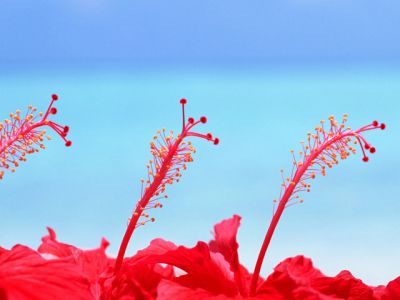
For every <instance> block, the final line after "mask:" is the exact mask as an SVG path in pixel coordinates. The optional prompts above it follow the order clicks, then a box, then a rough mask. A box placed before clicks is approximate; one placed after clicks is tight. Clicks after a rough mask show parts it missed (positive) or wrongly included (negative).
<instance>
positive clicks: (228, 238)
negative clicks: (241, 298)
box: [209, 215, 251, 295]
mask: <svg viewBox="0 0 400 300" xmlns="http://www.w3.org/2000/svg"><path fill="white" fill-rule="evenodd" d="M240 220H241V217H240V216H238V215H234V216H233V217H232V218H230V219H227V220H224V221H222V222H221V223H218V224H217V225H215V226H214V233H213V235H214V240H211V241H210V242H209V247H210V250H211V251H213V252H218V253H221V254H222V255H223V256H224V258H225V260H226V261H227V262H229V264H230V268H231V270H232V272H234V274H235V282H236V285H237V287H238V289H239V291H240V293H241V294H242V295H244V294H245V292H244V290H245V286H246V285H248V284H249V282H248V281H250V279H251V276H250V274H249V273H248V271H247V270H246V268H244V267H243V266H242V265H240V262H239V254H238V249H239V244H238V242H237V240H236V235H237V232H238V229H239V226H240Z"/></svg>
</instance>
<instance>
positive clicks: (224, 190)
mask: <svg viewBox="0 0 400 300" xmlns="http://www.w3.org/2000/svg"><path fill="white" fill-rule="evenodd" d="M52 93H57V94H59V96H60V100H59V103H57V108H58V110H59V113H58V115H57V116H55V117H54V119H55V120H56V121H58V122H60V123H62V124H63V123H67V124H68V125H70V127H71V133H70V137H71V139H72V140H73V147H71V148H70V149H69V148H65V147H64V146H63V143H62V142H61V141H59V140H58V139H56V138H54V139H53V141H51V142H49V143H48V148H47V149H46V150H45V151H43V152H42V153H40V154H38V155H35V156H32V157H31V158H30V159H29V161H28V162H27V163H26V164H25V165H23V166H22V167H21V168H20V169H18V171H17V172H16V173H15V174H8V175H7V176H6V177H5V179H4V180H3V181H2V182H0V213H1V217H0V228H1V230H0V245H1V246H3V247H12V246H13V245H14V244H17V243H22V244H26V245H29V246H32V247H36V246H37V245H38V244H39V243H40V237H41V236H43V235H45V234H46V229H45V228H46V226H51V227H53V228H54V229H55V230H56V232H57V233H58V236H59V239H60V240H61V241H64V242H67V243H73V244H75V245H77V246H79V247H83V248H94V247H97V246H98V245H99V243H100V239H101V237H102V236H104V237H106V238H107V239H108V240H109V241H110V242H111V247H110V251H109V253H110V255H115V254H116V252H117V249H118V246H119V243H120V240H121V238H122V235H123V232H124V229H125V227H126V225H127V220H128V217H129V215H130V213H131V211H132V209H133V207H134V204H135V201H136V200H137V199H138V197H139V194H140V183H139V180H140V178H141V177H143V176H145V175H146V173H145V172H146V167H145V165H146V161H147V160H148V159H150V152H149V141H150V140H151V138H152V136H153V134H154V133H155V132H156V131H157V129H160V128H163V127H166V128H168V129H174V130H176V131H177V130H179V129H180V125H181V116H180V106H179V103H178V102H179V99H180V98H182V97H185V98H187V99H188V100H189V105H188V107H187V108H188V114H189V115H193V116H194V117H200V116H201V115H203V114H204V115H206V116H207V117H208V119H209V122H208V124H206V125H204V132H209V131H211V132H213V133H214V134H215V135H216V136H218V137H220V139H221V144H220V145H219V146H217V147H215V146H213V145H211V144H208V143H206V142H204V141H197V140H194V141H193V143H194V145H195V146H196V148H197V150H198V152H197V153H196V155H195V157H194V158H195V161H194V163H192V164H191V165H190V166H189V168H188V171H187V172H186V174H184V178H183V179H182V181H181V183H179V184H177V185H174V186H173V187H171V188H170V189H169V192H168V194H169V199H168V200H167V202H166V203H165V207H164V208H163V209H162V210H156V211H154V212H153V216H154V217H156V219H157V221H156V223H155V224H151V225H149V226H145V227H144V228H140V229H139V230H138V231H137V232H136V233H135V235H134V237H133V240H132V242H131V244H130V250H129V253H130V254H133V253H134V252H135V251H136V250H138V249H140V248H143V247H145V246H146V245H147V244H148V243H149V241H150V240H151V239H153V238H155V237H163V238H165V239H168V240H171V241H174V242H175V243H177V244H184V245H187V246H191V245H194V244H195V242H196V241H197V240H205V241H207V240H209V239H210V237H211V235H210V230H211V229H212V226H213V225H214V224H215V223H217V222H219V221H220V220H222V219H224V218H228V217H230V216H232V215H233V214H239V215H241V216H242V217H243V219H242V226H241V229H240V231H239V236H238V239H239V243H240V254H241V260H242V262H243V263H244V264H245V265H247V266H248V267H249V268H252V267H253V265H254V262H255V259H256V255H257V253H258V248H259V247H260V245H261V242H262V239H263V236H264V234H265V231H266V228H267V225H268V222H269V220H270V217H271V211H272V203H271V201H272V199H273V198H274V197H277V196H278V195H279V187H280V173H279V170H280V169H281V168H284V169H289V167H290V166H291V155H290V152H289V150H290V149H295V150H296V149H299V150H300V144H299V141H300V140H301V139H303V138H304V137H305V136H306V133H307V132H308V131H310V130H312V129H313V128H314V126H315V125H317V124H318V123H319V121H320V120H321V119H323V118H327V117H328V116H329V115H331V114H334V115H336V116H338V117H340V116H341V115H342V114H343V113H348V114H349V124H350V125H351V126H352V127H354V128H355V127H358V126H363V125H365V124H367V123H369V122H371V121H373V120H375V119H376V120H379V121H384V122H385V123H386V124H387V130H385V131H383V132H382V131H377V132H370V133H368V134H366V137H367V138H368V139H369V140H370V142H371V143H372V144H373V145H375V146H376V148H377V153H376V154H375V155H373V156H371V159H370V162H369V163H363V162H362V161H361V156H360V155H357V156H356V157H351V159H349V160H348V161H346V162H344V163H341V164H340V165H339V166H338V167H336V168H335V169H333V170H329V172H328V173H329V174H328V176H326V177H325V178H318V179H317V180H316V181H315V182H314V183H313V186H312V191H311V193H309V194H307V195H304V199H305V202H304V203H303V204H301V205H297V206H295V207H291V208H289V209H287V211H286V212H285V214H284V216H283V218H282V220H281V223H280V224H279V226H278V229H277V232H276V235H275V236H274V238H273V241H272V244H271V247H270V249H269V253H268V254H267V260H266V263H265V265H264V270H263V274H264V275H266V274H268V273H269V272H270V271H271V268H272V267H273V266H274V265H276V264H277V263H278V262H279V261H281V260H282V259H284V258H286V257H288V256H293V255H297V254H304V255H306V256H308V257H311V258H313V260H314V262H315V265H316V266H317V267H318V268H320V269H321V270H322V271H323V272H325V273H327V274H329V275H334V274H336V273H337V272H338V271H340V270H342V269H349V270H351V271H352V273H353V274H354V275H355V276H357V277H359V278H362V279H364V280H365V282H366V283H368V284H374V285H377V284H384V283H386V282H387V281H389V280H390V279H393V278H395V277H396V276H398V275H399V270H400V260H399V258H398V252H399V251H400V230H399V228H400V218H399V216H400V201H399V192H398V191H399V189H398V187H399V185H400V175H399V174H400V173H399V171H398V168H399V166H400V157H399V146H400V144H399V143H400V142H399V141H400V104H399V103H400V67H397V66H390V65H369V66H366V65H340V66H321V65H317V66H311V67H310V66H297V67H293V66H291V67H278V66H269V67H268V66H258V67H243V68H225V67H181V68H177V67H174V68H169V67H167V66H165V67H154V68H149V67H147V68H144V67H135V66H121V67H115V66H114V67H112V68H111V67H107V66H101V67H98V66H97V67H87V68H65V67H60V68H57V69H55V68H46V67H36V68H17V67H11V66H9V67H3V68H2V69H1V70H0V103H1V106H0V108H1V111H0V115H2V116H3V117H0V118H3V119H4V118H7V116H8V113H9V112H12V111H14V110H15V109H17V108H24V107H25V106H26V105H27V104H33V105H35V106H37V107H38V108H40V109H43V110H44V109H46V107H47V104H48V102H49V99H50V95H51V94H52ZM199 130H203V129H199ZM53 136H54V137H55V135H53Z"/></svg>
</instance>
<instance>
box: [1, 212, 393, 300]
mask: <svg viewBox="0 0 400 300" xmlns="http://www.w3.org/2000/svg"><path fill="white" fill-rule="evenodd" d="M239 225H240V217H239V216H233V217H232V218H230V219H227V220H224V221H222V222H221V223H219V224H217V225H216V226H215V227H214V239H213V240H211V241H210V242H209V243H205V242H198V243H197V244H196V245H195V246H194V247H193V248H187V247H184V246H176V245H175V244H173V243H171V242H168V241H165V240H162V239H155V240H153V241H152V242H151V244H150V246H148V247H147V248H145V249H143V250H141V251H139V252H137V254H136V255H134V256H132V257H128V258H125V259H124V261H123V264H122V266H121V271H120V272H119V273H118V274H117V275H115V274H114V272H113V266H114V264H115V260H114V259H112V258H109V257H107V255H106V253H105V252H106V249H107V246H108V242H107V241H106V240H104V239H103V241H102V242H101V245H100V247H99V248H98V249H94V250H81V249H79V248H77V247H75V246H72V245H68V244H64V243H61V242H59V241H57V239H56V235H55V232H54V231H53V230H52V229H50V228H49V229H48V230H49V235H48V236H45V237H44V238H43V239H42V241H43V242H42V244H41V245H40V247H39V249H38V250H37V251H34V250H32V249H30V248H28V247H25V246H21V245H17V246H15V247H14V248H12V249H11V250H5V249H2V248H0V299H1V300H6V299H7V300H25V299H33V300H36V299H37V300H39V299H40V300H46V299H49V300H50V299H58V300H62V299H71V300H74V299H82V300H83V299H85V300H90V299H101V300H111V299H124V300H133V299H161V300H167V299H174V300H180V299H182V300H187V299H193V300H195V299H214V300H224V299H266V300H297V299H298V300H304V299H306V300H319V299H320V300H338V299H349V300H378V299H381V300H396V299H400V277H398V278H397V279H395V280H393V281H391V282H389V284H388V285H387V286H378V287H371V286H368V285H366V284H364V283H363V282H362V281H361V280H359V279H357V278H355V277H353V276H352V275H351V273H350V272H348V271H342V272H340V273H339V274H338V275H337V276H335V277H328V276H325V275H324V274H322V273H321V272H320V271H319V270H318V269H316V268H314V266H313V264H312V262H311V260H310V259H308V258H305V257H304V256H296V257H293V258H288V259H286V260H284V261H283V262H281V263H280V264H278V265H277V266H276V267H275V269H274V272H273V273H272V274H271V275H270V276H268V278H266V279H261V278H260V279H259V284H258V286H259V288H258V289H257V292H256V295H255V296H253V297H250V296H248V295H249V288H250V282H251V274H250V273H249V272H248V271H247V269H246V268H245V267H244V266H243V265H241V264H240V262H239V255H238V247H239V245H238V243H237V240H236V234H237V231H238V228H239Z"/></svg>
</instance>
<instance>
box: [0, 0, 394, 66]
mask: <svg viewBox="0 0 400 300" xmlns="http://www.w3.org/2000/svg"><path fill="white" fill-rule="evenodd" d="M399 12H400V4H399V2H398V1H395V0H393V1H388V0H382V1H379V2H378V1H374V0H355V1H346V0H336V1H330V0H282V1H264V0H255V1H231V0H220V1H213V0H204V1H183V0H180V1H177V0H172V1H157V2H151V1H150V2H149V1H126V0H117V1H115V0H114V1H112V0H85V1H81V0H63V1H49V0H38V1H30V0H21V1H2V3H1V4H0V23H1V25H2V26H1V27H0V36H1V41H0V63H1V62H14V63H28V62H36V63H38V62H39V63H50V62H58V63H62V64H66V63H72V62H80V63H83V62H90V61H103V62H104V61H115V62H117V61H119V62H120V63H121V64H126V63H134V64H138V63H145V64H150V63H152V64H157V63H164V64H170V63H177V62H178V63H185V64H186V63H192V64H193V63H197V64H202V63H208V64H218V63H252V64H260V63H266V62H280V63H292V62H303V61H317V62H321V61H332V60H333V61H338V60H339V61H340V60H344V61H349V60H350V61H368V60H375V61H382V60H383V61H392V60H396V61H397V60H398V59H399V53H400V33H399V30H398V28H399V27H400V20H399V18H398V15H399Z"/></svg>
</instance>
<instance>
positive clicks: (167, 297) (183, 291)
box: [157, 280, 233, 300]
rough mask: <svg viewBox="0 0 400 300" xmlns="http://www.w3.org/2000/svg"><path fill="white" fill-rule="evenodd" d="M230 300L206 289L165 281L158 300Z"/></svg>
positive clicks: (159, 290) (161, 285)
mask: <svg viewBox="0 0 400 300" xmlns="http://www.w3.org/2000/svg"><path fill="white" fill-rule="evenodd" d="M171 299H174V300H188V299H190V300H204V299H208V300H229V299H233V298H231V297H227V296H225V295H218V296H215V295H213V294H212V293H210V292H209V291H206V290H204V289H199V288H198V289H191V288H187V287H185V286H182V285H180V284H178V283H175V282H172V281H169V280H163V281H161V283H160V284H159V286H158V296H157V300H171Z"/></svg>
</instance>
